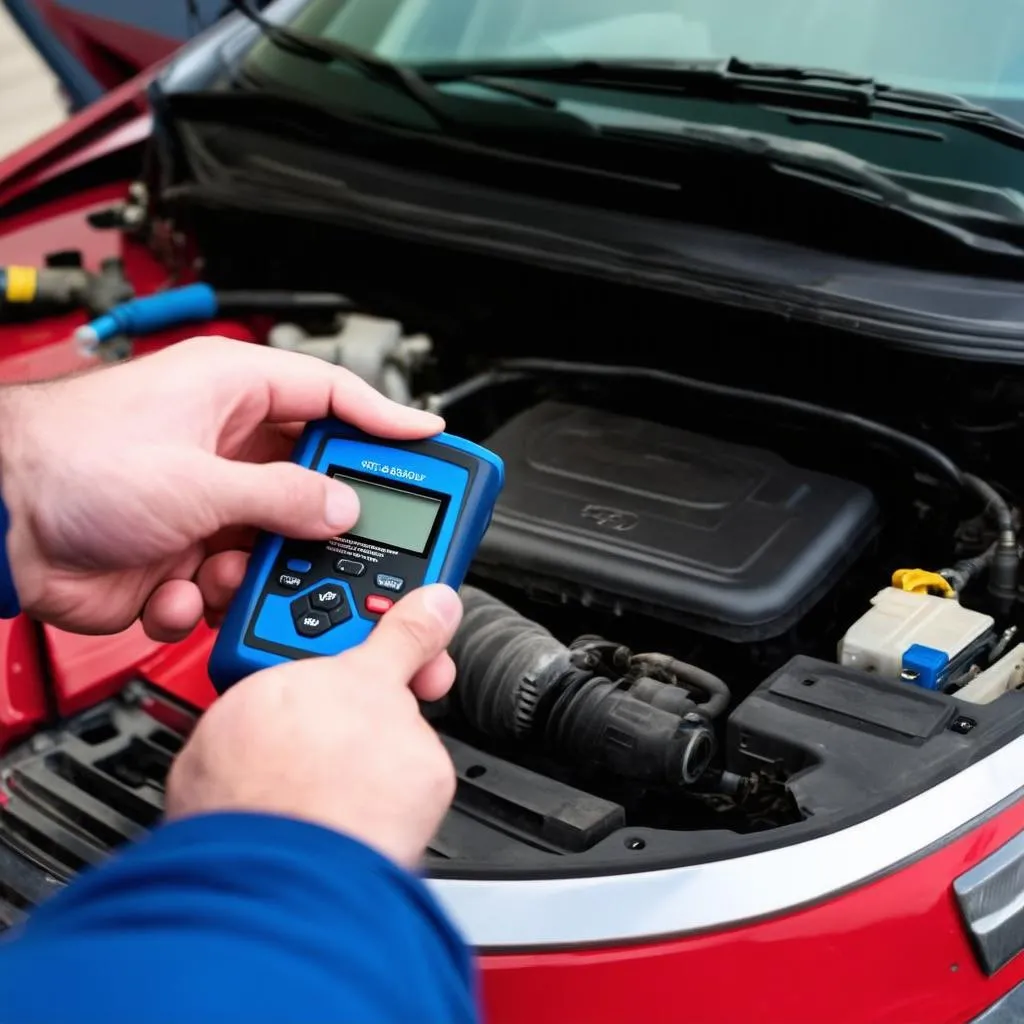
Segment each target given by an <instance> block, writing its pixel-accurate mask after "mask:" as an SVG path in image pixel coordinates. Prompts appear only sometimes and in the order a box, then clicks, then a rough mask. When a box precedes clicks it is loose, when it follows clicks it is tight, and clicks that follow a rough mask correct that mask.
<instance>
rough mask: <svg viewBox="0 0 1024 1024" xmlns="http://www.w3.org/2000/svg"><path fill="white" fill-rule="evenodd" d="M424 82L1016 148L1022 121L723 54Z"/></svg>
mask: <svg viewBox="0 0 1024 1024" xmlns="http://www.w3.org/2000/svg"><path fill="white" fill-rule="evenodd" d="M420 74H421V76H422V78H423V79H424V81H427V82H431V83H443V82H459V81H468V82H473V81H481V82H485V81H486V82H489V83H495V82H499V81H501V80H503V79H504V80H508V79H535V80H537V81H543V82H565V83H567V84H574V85H589V86H596V87H604V88H619V89H636V90H641V91H645V92H655V93H663V94H667V93H673V92H678V93H681V94H683V95H688V96H692V97H694V98H699V99H710V100H721V101H723V102H752V103H759V104H764V105H769V104H776V105H780V106H789V107H794V108H797V109H800V110H820V111H822V112H824V113H838V114H841V115H845V116H847V117H860V118H870V117H871V116H872V115H873V114H876V113H886V114H891V115H893V116H897V117H905V118H910V119H916V120H922V121H932V122H935V123H941V124H949V125H954V126H960V127H962V128H964V129H965V130H966V131H972V132H975V133H977V134H983V135H987V136H989V137H991V138H994V139H996V140H997V141H1000V142H1003V143H1005V144H1007V145H1011V146H1015V147H1017V148H1022V149H1024V125H1022V124H1020V123H1019V122H1017V121H1014V120H1013V119H1012V118H1009V117H1005V116H1003V115H1002V114H998V113H996V112H995V111H993V110H989V109H988V108H987V107H983V106H979V105H978V104H976V103H971V102H969V101H968V100H965V99H962V98H961V97H959V96H954V95H949V94H946V93H938V92H926V91H922V90H917V89H904V88H901V87H898V86H894V85H887V84H885V83H882V82H878V81H876V80H875V79H874V78H870V77H867V76H863V75H856V74H851V73H848V72H845V71H832V70H829V69H823V68H812V67H799V66H790V65H782V64H758V63H751V62H748V61H744V60H740V59H739V58H737V57H729V58H727V59H726V60H703V61H636V60H603V59H602V60H598V59H593V60H591V59H584V60H563V61H551V60H536V61H533V60H508V61H481V62H475V63H472V64H467V63H452V64H445V65H431V66H427V67H423V68H421V69H420Z"/></svg>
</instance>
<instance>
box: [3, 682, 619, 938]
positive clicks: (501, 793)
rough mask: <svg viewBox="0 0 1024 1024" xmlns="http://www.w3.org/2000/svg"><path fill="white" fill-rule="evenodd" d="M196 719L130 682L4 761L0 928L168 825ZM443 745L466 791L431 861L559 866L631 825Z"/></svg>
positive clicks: (504, 766)
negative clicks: (169, 782)
mask: <svg viewBox="0 0 1024 1024" xmlns="http://www.w3.org/2000/svg"><path fill="white" fill-rule="evenodd" d="M196 717H197V712H196V711H195V710H194V709H192V708H190V707H188V706H187V705H184V704H181V703H179V702H178V701H176V700H175V699H174V698H172V697H169V696H168V695H166V694H164V693H163V692H162V691H159V690H157V689H155V688H153V687H150V686H148V685H147V684H144V683H139V682H136V683H131V684H129V686H128V687H127V688H126V689H125V690H124V691H123V692H122V693H121V694H120V695H119V696H118V697H117V698H115V699H113V700H109V701H106V702H104V703H103V704H100V705H97V706H96V707H95V708H91V709H90V710H89V711H86V712H84V713H83V714H81V715H79V716H77V717H75V718H73V719H72V720H70V721H69V722H67V723H66V724H65V725H63V726H62V727H60V728H59V729H54V730H52V731H49V732H43V733H40V734H38V735H37V736H35V737H33V738H32V739H31V740H30V741H29V742H28V743H26V744H25V745H23V746H21V747H19V748H17V749H15V750H14V751H12V752H11V753H10V754H8V755H6V756H5V757H4V758H3V759H0V931H3V930H4V929H5V928H8V927H10V926H11V925H13V924H15V923H16V922H17V921H18V920H20V919H21V917H22V916H23V915H24V914H26V913H27V912H29V911H30V910H31V908H32V907H33V906H35V905H37V904H38V903H40V902H41V901H42V900H44V899H45V898H46V897H47V896H49V895H50V894H51V893H52V892H55V891H57V890H59V889H60V888H61V887H62V886H63V884H64V883H65V882H67V881H68V880H69V879H70V878H72V877H73V876H74V875H75V874H76V873H77V872H78V871H80V870H81V869H82V868H85V867H87V866H89V865H92V864H97V863H99V862H101V861H102V860H104V859H105V858H106V857H107V856H108V855H109V854H110V853H111V852H113V851H114V850H115V849H117V848H118V847H119V846H121V845H123V844H125V843H128V842H131V841H132V840H135V839H137V838H139V837H141V836H143V835H144V834H145V833H146V832H147V831H148V830H149V829H150V828H152V827H153V826H154V825H156V824H157V823H158V822H159V821H160V819H161V817H162V815H163V804H164V783H165V780H166V777H167V772H168V770H169V768H170V765H171V762H172V760H173V757H174V755H175V753H176V752H177V751H178V750H179V749H180V748H181V747H182V746H183V745H184V743H185V740H186V738H187V736H188V733H189V732H190V731H191V728H192V726H193V725H194V723H195V720H196ZM443 741H444V743H445V745H446V747H447V748H448V752H449V754H450V755H451V757H452V761H453V762H454V764H455V769H456V774H457V777H458V792H457V795H456V799H455V804H454V806H453V808H452V810H451V811H450V813H449V814H448V816H447V818H446V819H445V821H444V823H443V824H442V826H441V829H440V831H439V832H438V834H437V836H435V838H434V840H433V841H432V843H431V846H430V849H429V851H428V855H427V861H428V863H429V864H430V865H432V866H443V865H445V864H450V863H461V862H463V861H466V860H469V861H472V862H476V863H482V864H491V865H494V866H495V867H507V866H509V865H516V864H519V863H521V862H522V861H523V860H528V859H529V858H530V857H541V858H543V859H548V860H558V859H560V858H563V857H565V856H566V855H568V854H578V853H580V852H583V851H586V850H588V849H590V848H592V847H593V846H595V845H596V844H597V843H599V842H600V841H601V840H603V839H606V838H607V837H608V836H609V835H611V834H612V833H613V832H615V831H616V830H617V829H619V828H621V827H622V826H623V825H624V823H625V811H624V810H623V808H622V807H621V806H620V805H619V804H617V803H613V802H611V801H608V800H604V799H601V798H600V797H596V796H592V795H591V794H588V793H584V792H581V791H580V790H577V789H574V788H573V787H571V786H568V785H565V784H564V783H561V782H558V781H556V780H553V779H548V778H545V777H544V776H542V775H538V774H537V773H535V772H532V771H529V770H528V769H526V768H521V767H518V766H517V765H514V764H511V763H509V762H508V761H504V760H502V759H501V758H497V757H493V756H491V755H489V754H486V753H484V752H482V751H479V750H476V749H475V748H474V747H472V746H470V745H468V744H466V743H463V742H461V741H459V740H456V739H452V738H450V737H443Z"/></svg>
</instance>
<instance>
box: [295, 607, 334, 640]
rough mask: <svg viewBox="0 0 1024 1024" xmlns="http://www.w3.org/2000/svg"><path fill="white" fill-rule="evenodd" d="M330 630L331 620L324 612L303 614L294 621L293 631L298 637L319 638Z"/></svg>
mask: <svg viewBox="0 0 1024 1024" xmlns="http://www.w3.org/2000/svg"><path fill="white" fill-rule="evenodd" d="M330 628H331V620H330V619H329V618H328V617H327V613H326V612H305V613H303V614H302V615H300V616H298V617H297V618H296V620H295V630H296V632H297V633H298V634H299V636H308V637H314V636H320V634H321V633H326V632H327V630H329V629H330Z"/></svg>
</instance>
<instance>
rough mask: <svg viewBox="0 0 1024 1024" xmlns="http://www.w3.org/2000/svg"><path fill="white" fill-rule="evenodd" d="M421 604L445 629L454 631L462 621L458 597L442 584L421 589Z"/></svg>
mask: <svg viewBox="0 0 1024 1024" xmlns="http://www.w3.org/2000/svg"><path fill="white" fill-rule="evenodd" d="M423 604H424V607H425V608H426V609H427V611H429V612H430V614H431V615H433V616H434V617H435V618H436V619H437V621H438V622H440V623H441V625H442V626H444V628H445V629H450V630H452V631H454V630H455V627H456V626H458V624H459V622H460V620H461V619H462V601H461V600H460V599H459V595H458V594H456V593H455V591H454V590H452V588H451V587H446V586H445V585H444V584H443V583H433V584H431V585H430V586H429V587H424V588H423Z"/></svg>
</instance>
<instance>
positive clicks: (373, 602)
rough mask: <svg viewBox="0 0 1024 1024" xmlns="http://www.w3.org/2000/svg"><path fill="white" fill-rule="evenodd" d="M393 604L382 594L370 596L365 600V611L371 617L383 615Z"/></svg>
mask: <svg viewBox="0 0 1024 1024" xmlns="http://www.w3.org/2000/svg"><path fill="white" fill-rule="evenodd" d="M394 603H395V602H394V601H392V600H391V598H390V597H385V596H384V595H383V594H371V595H370V596H369V597H368V598H367V599H366V610H367V611H368V612H369V613H370V614H371V615H383V614H384V613H385V612H386V611H387V610H388V609H389V608H390V607H391V606H392V605H393V604H394Z"/></svg>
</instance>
